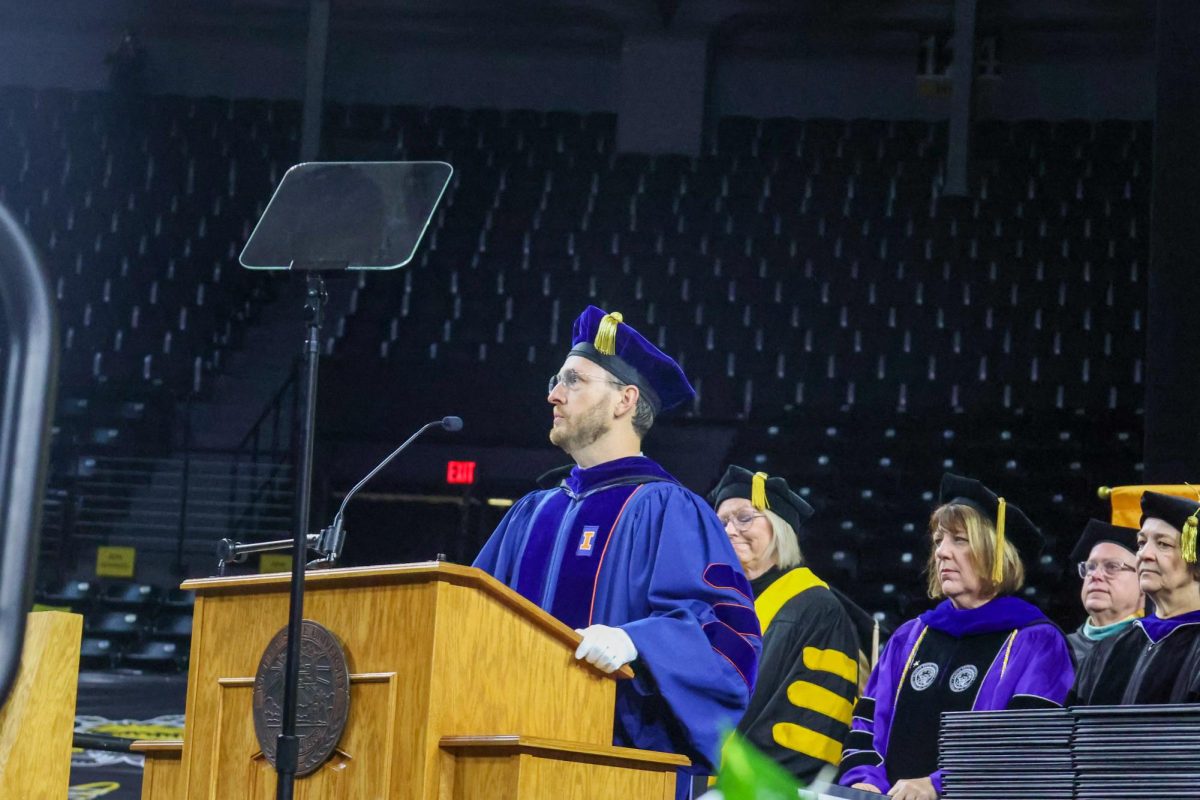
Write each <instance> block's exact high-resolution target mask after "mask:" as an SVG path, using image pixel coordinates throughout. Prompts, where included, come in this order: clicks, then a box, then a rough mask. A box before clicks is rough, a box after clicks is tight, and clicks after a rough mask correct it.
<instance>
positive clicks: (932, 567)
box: [925, 503, 1025, 600]
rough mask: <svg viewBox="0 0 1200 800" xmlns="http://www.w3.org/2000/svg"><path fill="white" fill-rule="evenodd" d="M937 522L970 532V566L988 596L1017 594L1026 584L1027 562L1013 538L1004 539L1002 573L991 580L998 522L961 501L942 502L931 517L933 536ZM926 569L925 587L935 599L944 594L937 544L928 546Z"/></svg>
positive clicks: (968, 536) (968, 533) (931, 532)
mask: <svg viewBox="0 0 1200 800" xmlns="http://www.w3.org/2000/svg"><path fill="white" fill-rule="evenodd" d="M938 526H941V527H943V528H945V529H947V530H951V531H959V530H962V531H966V532H967V548H968V550H969V552H970V558H971V566H972V567H973V568H974V569H975V572H976V574H977V575H978V576H979V582H980V590H981V591H980V593H981V594H983V595H984V596H985V597H996V596H998V595H1005V594H1016V593H1017V592H1019V591H1020V590H1021V587H1022V586H1024V585H1025V565H1024V564H1023V563H1022V562H1021V556H1020V555H1018V554H1017V548H1016V547H1015V546H1013V543H1012V540H1011V539H1008V538H1007V537H1005V540H1004V564H1003V568H1002V575H1003V577H1002V578H1001V580H1000V583H999V584H996V583H994V582H993V581H992V569H991V565H992V557H993V554H994V553H995V552H996V526H995V524H993V523H992V521H991V520H990V519H988V518H987V517H985V516H984V515H983V514H981V513H980V512H979V511H978V510H976V509H975V508H973V507H972V506H968V505H965V504H962V503H946V504H945V505H943V506H939V507H938V508H937V509H936V510H935V511H934V512H933V515H932V516H931V517H930V518H929V535H930V538H931V539H932V537H933V536H934V535H935V534H936V533H937V529H938ZM925 571H926V573H927V581H928V582H927V584H926V590H927V592H928V594H929V596H930V597H931V598H932V599H934V600H939V599H941V598H943V597H945V595H944V594H943V593H942V582H941V580H940V579H939V578H938V570H937V548H936V547H931V548H930V550H929V560H928V562H926V564H925Z"/></svg>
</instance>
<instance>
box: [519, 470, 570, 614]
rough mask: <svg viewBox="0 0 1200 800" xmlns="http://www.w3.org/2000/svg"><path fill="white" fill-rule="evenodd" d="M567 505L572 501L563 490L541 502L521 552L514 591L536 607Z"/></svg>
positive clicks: (543, 587)
mask: <svg viewBox="0 0 1200 800" xmlns="http://www.w3.org/2000/svg"><path fill="white" fill-rule="evenodd" d="M570 502H571V498H570V497H569V496H568V495H567V493H566V492H563V491H556V492H554V493H553V494H551V495H550V497H548V498H547V499H546V500H544V501H542V503H541V504H540V505H539V507H538V509H537V511H536V512H535V513H534V515H533V526H532V529H531V530H530V531H529V538H528V539H526V540H525V549H524V550H522V552H521V558H520V561H519V562H518V563H519V564H520V566H519V567H518V571H517V582H516V585H515V586H514V587H513V588H515V589H516V590H517V591H518V592H520V594H521V595H522V596H523V597H525V598H526V599H528V600H532V601H533V602H534V603H537V604H538V605H541V602H542V596H543V595H544V594H545V592H546V569H547V565H548V564H549V562H550V556H551V554H552V553H553V552H554V544H555V542H556V541H557V539H558V524H559V522H560V521H561V520H562V516H563V514H564V513H565V512H566V510H567V506H568V504H569V503H570Z"/></svg>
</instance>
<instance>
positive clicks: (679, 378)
mask: <svg viewBox="0 0 1200 800" xmlns="http://www.w3.org/2000/svg"><path fill="white" fill-rule="evenodd" d="M548 392H549V393H548V395H547V397H546V400H547V402H548V403H549V404H550V409H551V413H552V422H551V428H550V441H551V442H553V443H554V444H555V445H557V446H558V447H560V448H562V450H563V451H564V452H566V453H567V454H568V455H569V456H571V458H572V460H574V462H575V466H574V467H573V468H572V469H571V470H570V472H569V474H567V475H566V477H565V478H562V479H561V480H560V482H559V483H558V484H557V485H556V486H553V487H550V488H546V489H543V490H541V491H535V492H533V493H531V494H528V495H526V496H525V497H523V498H521V499H520V500H519V501H517V503H516V504H514V505H513V507H512V508H511V509H509V512H508V513H507V514H506V515H505V517H504V519H503V521H501V523H500V525H499V527H497V528H496V530H495V532H494V533H493V534H492V536H491V538H490V539H489V540H488V542H487V544H486V545H484V547H483V550H482V551H480V553H479V556H478V557H477V558H476V559H475V566H476V567H479V568H481V569H483V570H485V571H487V572H489V573H490V574H492V575H494V576H495V577H496V578H498V579H499V580H501V581H503V582H504V583H506V584H508V585H509V586H511V587H512V588H513V589H515V590H516V591H517V592H519V593H520V594H522V595H524V596H525V597H526V598H528V599H529V600H530V601H532V602H534V603H536V604H537V605H539V606H540V607H541V608H543V609H545V610H546V611H548V612H550V613H551V614H553V615H554V616H555V617H557V618H558V619H560V620H562V621H563V622H565V623H566V624H567V625H570V626H571V627H572V628H575V630H576V631H577V632H578V633H580V635H581V636H582V641H581V642H580V644H579V647H578V649H577V650H576V652H575V657H576V658H577V659H580V660H584V661H587V662H588V663H590V664H592V665H593V666H595V667H596V668H597V669H599V670H601V671H603V672H613V671H615V670H617V669H619V668H620V667H621V666H623V665H625V664H628V665H629V666H630V668H631V669H632V670H633V672H634V675H635V677H634V679H633V680H630V681H620V682H618V685H617V689H616V709H615V721H614V725H613V742H614V744H618V745H623V746H626V747H638V748H642V749H646V750H662V751H666V752H675V753H681V754H683V755H686V756H687V757H688V758H689V759H691V761H692V768H691V769H690V770H689V772H691V773H693V774H702V775H707V774H710V773H711V772H712V770H713V767H714V765H715V762H716V759H717V754H718V750H719V745H720V736H721V730H722V728H723V727H733V726H734V725H735V724H737V721H738V719H740V718H741V716H742V713H743V712H744V711H745V710H746V703H747V702H748V700H749V698H750V692H751V690H752V688H753V686H754V680H755V676H756V674H757V669H758V656H759V651H760V649H761V635H760V632H759V626H758V619H757V617H755V615H754V606H753V600H752V599H751V591H750V585H749V583H748V582H747V581H746V578H745V575H743V573H742V569H741V566H740V565H739V564H738V559H737V556H736V555H735V554H734V552H733V547H732V546H731V545H730V543H729V538H728V537H727V536H726V535H725V532H724V531H723V530H722V529H721V523H720V522H719V521H718V520H717V515H716V514H715V513H714V512H713V510H712V509H711V508H710V507H709V506H708V505H707V503H705V501H704V499H703V498H701V497H700V496H698V495H696V494H694V493H692V492H690V491H688V490H687V489H686V488H684V487H683V486H682V485H680V483H679V482H678V481H677V480H676V479H675V478H674V477H672V476H671V475H670V474H669V473H668V472H667V471H666V470H664V469H663V468H662V467H661V466H659V465H658V464H656V463H655V462H654V461H652V460H650V459H649V458H646V456H644V455H643V454H642V452H641V449H642V437H643V436H645V435H646V432H647V430H649V428H650V425H651V424H653V422H654V418H655V417H656V416H657V415H658V414H659V413H661V412H664V411H667V410H669V409H671V408H673V407H674V406H678V405H680V404H682V403H684V402H686V401H687V400H688V399H689V398H690V397H692V396H693V395H694V394H695V393H694V392H693V390H692V387H691V385H690V384H689V383H688V380H687V377H686V376H685V375H684V374H683V370H682V369H680V368H679V365H678V364H676V363H675V362H674V361H673V360H672V359H671V358H669V357H668V356H667V355H666V354H664V353H663V352H662V351H660V350H659V349H658V348H657V347H655V346H654V345H653V344H651V343H650V342H649V341H647V340H646V339H645V338H644V337H643V336H642V335H641V334H639V333H638V332H637V331H636V330H634V329H633V328H632V327H630V326H629V325H628V324H627V323H626V322H625V321H624V319H623V318H622V317H621V315H620V314H617V313H612V314H606V313H605V312H604V311H602V310H601V309H599V308H596V307H594V306H589V307H588V308H587V309H586V310H585V311H584V312H583V313H582V314H581V315H580V316H579V319H577V320H576V321H575V327H574V331H573V334H572V347H571V352H570V353H569V354H568V355H567V358H566V360H565V361H564V362H563V364H562V367H561V368H560V369H559V371H558V373H557V374H556V375H554V376H553V377H552V378H551V379H550V385H549V389H548ZM518 677H519V676H518ZM569 711H570V710H569V709H566V710H565V713H569ZM688 783H689V781H688V780H687V778H686V776H684V775H681V776H680V780H679V781H678V782H677V794H678V796H681V797H682V796H685V795H686V792H687V790H688Z"/></svg>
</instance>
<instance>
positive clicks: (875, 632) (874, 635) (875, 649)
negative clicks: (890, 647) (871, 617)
mask: <svg viewBox="0 0 1200 800" xmlns="http://www.w3.org/2000/svg"><path fill="white" fill-rule="evenodd" d="M878 663H879V620H875V626H874V627H873V628H872V629H871V670H872V671H874V670H875V665H876V664H878Z"/></svg>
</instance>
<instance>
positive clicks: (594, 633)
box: [575, 625, 637, 672]
mask: <svg viewBox="0 0 1200 800" xmlns="http://www.w3.org/2000/svg"><path fill="white" fill-rule="evenodd" d="M575 632H576V633H578V634H580V635H581V636H583V641H582V642H580V643H579V647H578V648H577V649H576V650H575V657H576V658H582V659H583V660H584V661H586V662H588V663H589V664H592V665H593V666H595V667H596V669H598V670H600V671H601V672H616V671H617V670H618V669H620V668H621V667H623V666H624V665H626V664H628V663H629V662H630V661H633V660H634V659H635V658H637V648H636V647H634V646H633V640H632V639H630V638H629V634H627V633H626V632H625V631H623V630H621V629H620V628H610V627H609V626H607V625H589V626H588V627H586V628H584V629H583V630H580V629H579V628H576V629H575Z"/></svg>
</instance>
